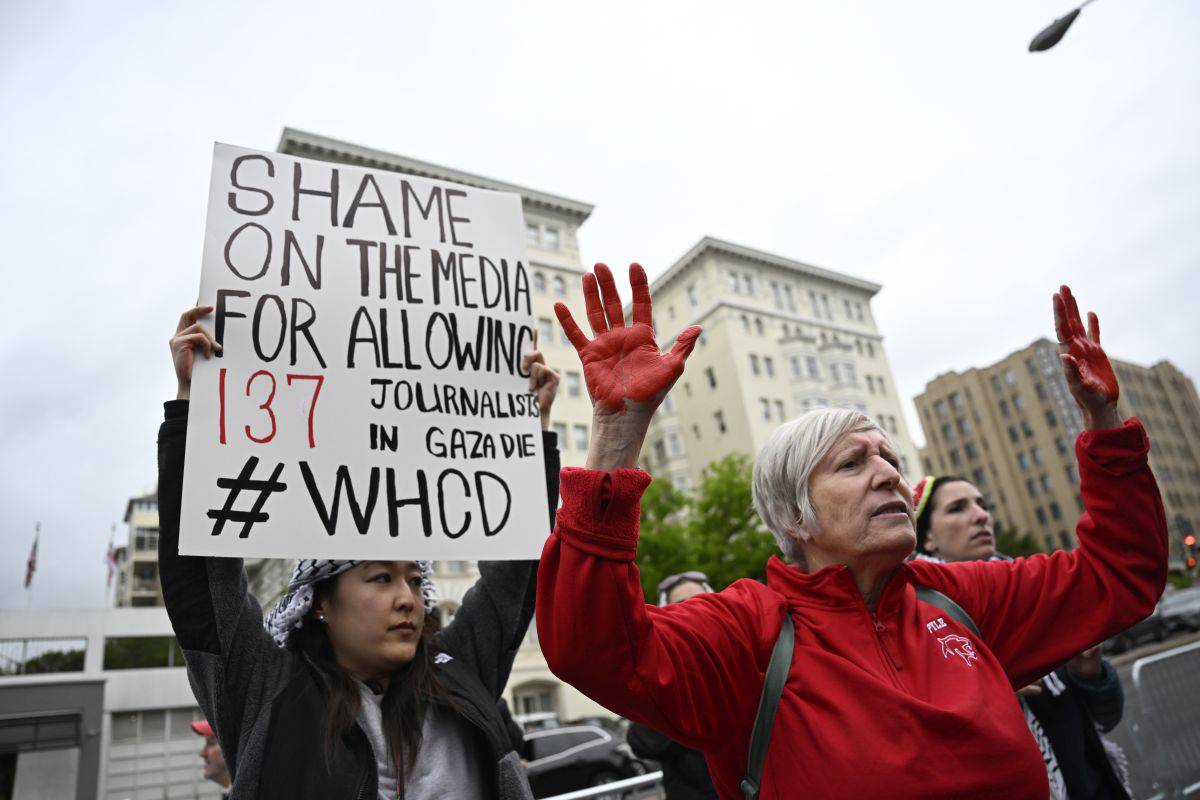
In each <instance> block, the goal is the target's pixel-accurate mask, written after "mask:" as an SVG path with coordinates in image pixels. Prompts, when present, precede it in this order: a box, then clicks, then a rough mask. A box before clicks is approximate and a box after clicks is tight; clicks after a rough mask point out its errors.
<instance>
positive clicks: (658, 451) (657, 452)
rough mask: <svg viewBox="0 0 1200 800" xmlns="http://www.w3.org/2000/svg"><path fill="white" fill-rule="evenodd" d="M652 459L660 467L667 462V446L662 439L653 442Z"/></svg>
mask: <svg viewBox="0 0 1200 800" xmlns="http://www.w3.org/2000/svg"><path fill="white" fill-rule="evenodd" d="M654 458H655V460H656V461H657V462H658V463H659V464H660V465H661V464H663V463H665V462H666V460H667V445H666V443H665V442H664V441H663V440H662V439H655V440H654Z"/></svg>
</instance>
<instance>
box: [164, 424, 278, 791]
mask: <svg viewBox="0 0 1200 800" xmlns="http://www.w3.org/2000/svg"><path fill="white" fill-rule="evenodd" d="M165 405H166V418H165V420H164V422H163V424H162V427H161V428H159V433H158V503H159V540H158V566H159V578H160V580H161V582H162V592H163V601H164V603H165V604H166V607H167V615H168V616H169V617H170V619H171V626H172V627H173V628H174V630H175V636H176V638H177V639H178V640H179V646H180V647H181V648H182V649H183V652H184V656H185V657H186V659H187V667H188V679H189V680H190V681H191V685H192V691H193V692H194V693H195V695H196V700H197V702H198V703H199V704H200V708H201V709H202V710H203V711H204V715H205V717H207V719H208V721H209V723H211V724H212V726H213V730H214V731H215V732H216V734H217V738H218V739H219V740H220V742H221V750H222V751H223V752H224V754H225V761H226V763H227V764H228V765H229V771H230V774H231V775H234V776H235V777H236V775H237V768H238V756H239V754H240V753H241V752H242V750H243V749H244V748H245V746H246V744H247V741H248V739H249V737H251V736H255V735H256V736H262V735H264V734H265V730H266V726H267V724H268V722H269V720H268V716H267V715H268V713H269V704H270V701H271V699H272V698H273V697H274V696H275V694H276V693H277V692H278V690H279V689H280V688H281V687H282V686H283V685H284V684H285V683H286V681H287V675H288V670H289V666H290V661H291V659H292V656H291V654H289V653H287V652H286V651H284V650H281V649H279V648H278V647H276V646H275V644H274V642H273V641H272V640H271V638H270V637H269V636H268V635H267V634H266V632H265V631H264V630H263V627H262V610H261V608H260V607H259V605H258V601H257V600H255V599H254V597H253V595H251V594H250V593H249V591H247V588H246V573H245V570H243V569H242V560H241V559H238V558H201V557H198V556H181V555H179V515H180V504H181V499H182V490H183V460H184V446H185V443H186V440H187V414H188V403H187V401H186V400H174V401H171V402H168V403H166V404H165ZM256 729H257V731H258V732H257V734H255V730H256Z"/></svg>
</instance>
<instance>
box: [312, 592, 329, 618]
mask: <svg viewBox="0 0 1200 800" xmlns="http://www.w3.org/2000/svg"><path fill="white" fill-rule="evenodd" d="M328 611H329V598H328V597H319V598H316V599H314V600H313V605H312V613H313V616H314V617H316V618H317V620H318V621H320V622H324V621H325V615H326V613H328Z"/></svg>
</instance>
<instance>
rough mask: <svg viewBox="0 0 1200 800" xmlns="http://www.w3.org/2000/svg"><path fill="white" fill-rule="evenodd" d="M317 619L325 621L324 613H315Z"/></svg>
mask: <svg viewBox="0 0 1200 800" xmlns="http://www.w3.org/2000/svg"><path fill="white" fill-rule="evenodd" d="M317 619H318V620H319V621H321V622H324V621H325V615H324V614H317Z"/></svg>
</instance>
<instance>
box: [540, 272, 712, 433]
mask: <svg viewBox="0 0 1200 800" xmlns="http://www.w3.org/2000/svg"><path fill="white" fill-rule="evenodd" d="M597 284H599V286H598V287H597ZM629 285H630V287H631V289H632V290H633V325H631V326H626V325H625V316H624V314H623V313H622V311H621V298H620V297H619V296H618V295H617V286H616V284H615V283H614V282H613V276H612V273H611V272H610V271H609V269H608V267H606V266H605V265H604V264H597V265H596V274H595V275H592V274H590V273H589V274H587V275H584V276H583V298H584V303H585V304H586V307H587V316H588V322H590V323H591V326H592V332H593V333H594V334H595V338H594V339H591V340H590V341H589V340H588V338H587V337H586V336H585V335H584V334H583V331H581V330H580V329H579V326H578V325H576V324H575V319H574V318H573V317H572V316H571V311H570V309H568V308H567V307H566V305H565V304H563V303H555V304H554V313H555V314H557V315H558V321H559V322H560V323H561V324H562V326H563V331H564V332H565V333H566V334H567V338H568V339H569V340H570V341H571V344H573V345H574V346H575V350H576V351H578V353H579V360H580V361H581V362H582V363H583V375H584V378H585V380H586V381H587V387H588V393H589V394H590V395H591V397H592V403H593V404H594V405H595V406H597V407H598V409H597V410H598V411H599V410H601V409H602V410H603V411H604V412H607V413H611V414H621V413H625V412H626V411H646V410H648V411H649V412H650V413H651V414H652V413H653V411H654V409H655V408H656V407H657V406H658V404H659V403H660V402H662V399H663V397H664V396H666V393H667V391H668V390H669V389H670V388H671V386H672V385H673V384H674V383H675V381H676V380H677V379H678V378H679V376H680V375H682V374H683V364H684V362H685V361H686V360H687V357H688V355H689V354H690V353H691V352H692V348H693V347H695V346H696V338H697V337H698V336H700V327H699V326H697V325H693V326H692V327H690V328H687V329H686V330H684V331H683V332H682V333H680V334H679V336H678V338H676V340H675V346H674V347H672V348H671V351H670V352H669V353H662V352H661V351H659V349H658V343H657V342H656V341H655V340H654V328H653V326H652V323H651V302H650V286H649V284H648V283H647V282H646V272H645V270H643V269H642V267H641V265H639V264H631V265H630V266H629Z"/></svg>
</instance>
